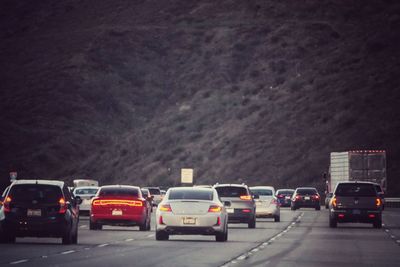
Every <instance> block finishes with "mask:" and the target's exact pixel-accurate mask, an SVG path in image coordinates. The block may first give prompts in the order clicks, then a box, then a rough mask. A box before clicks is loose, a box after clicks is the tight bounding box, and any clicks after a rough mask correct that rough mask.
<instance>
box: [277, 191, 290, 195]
mask: <svg viewBox="0 0 400 267" xmlns="http://www.w3.org/2000/svg"><path fill="white" fill-rule="evenodd" d="M293 192H294V191H288V190H283V191H280V190H279V191H278V192H276V194H277V195H293Z"/></svg>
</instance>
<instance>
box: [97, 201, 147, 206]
mask: <svg viewBox="0 0 400 267" xmlns="http://www.w3.org/2000/svg"><path fill="white" fill-rule="evenodd" d="M92 205H93V206H110V205H118V206H129V207H143V201H141V200H123V199H95V200H93V202H92Z"/></svg>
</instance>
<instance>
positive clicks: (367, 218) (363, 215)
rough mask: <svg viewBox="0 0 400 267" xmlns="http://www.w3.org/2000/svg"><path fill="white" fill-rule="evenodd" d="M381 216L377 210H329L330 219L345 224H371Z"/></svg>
mask: <svg viewBox="0 0 400 267" xmlns="http://www.w3.org/2000/svg"><path fill="white" fill-rule="evenodd" d="M381 216H382V213H381V211H378V210H357V209H351V210H333V209H331V210H330V217H331V218H333V219H336V221H337V222H339V223H345V222H360V223H372V222H374V221H376V220H377V219H380V218H381Z"/></svg>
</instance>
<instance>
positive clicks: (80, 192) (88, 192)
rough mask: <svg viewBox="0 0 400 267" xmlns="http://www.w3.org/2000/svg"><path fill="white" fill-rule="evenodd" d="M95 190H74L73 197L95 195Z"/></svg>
mask: <svg viewBox="0 0 400 267" xmlns="http://www.w3.org/2000/svg"><path fill="white" fill-rule="evenodd" d="M97 190H98V189H96V188H80V189H75V192H74V194H75V195H96V193H97Z"/></svg>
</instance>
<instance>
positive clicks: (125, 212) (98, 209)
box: [90, 185, 151, 231]
mask: <svg viewBox="0 0 400 267" xmlns="http://www.w3.org/2000/svg"><path fill="white" fill-rule="evenodd" d="M150 219H151V205H150V203H149V202H148V200H146V199H145V198H144V197H143V195H142V191H141V190H140V188H139V187H137V186H129V185H107V186H102V187H100V189H99V191H98V192H97V194H96V196H95V197H94V198H93V199H92V205H91V211H90V230H101V229H102V227H103V225H118V226H139V229H140V231H148V230H150Z"/></svg>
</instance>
